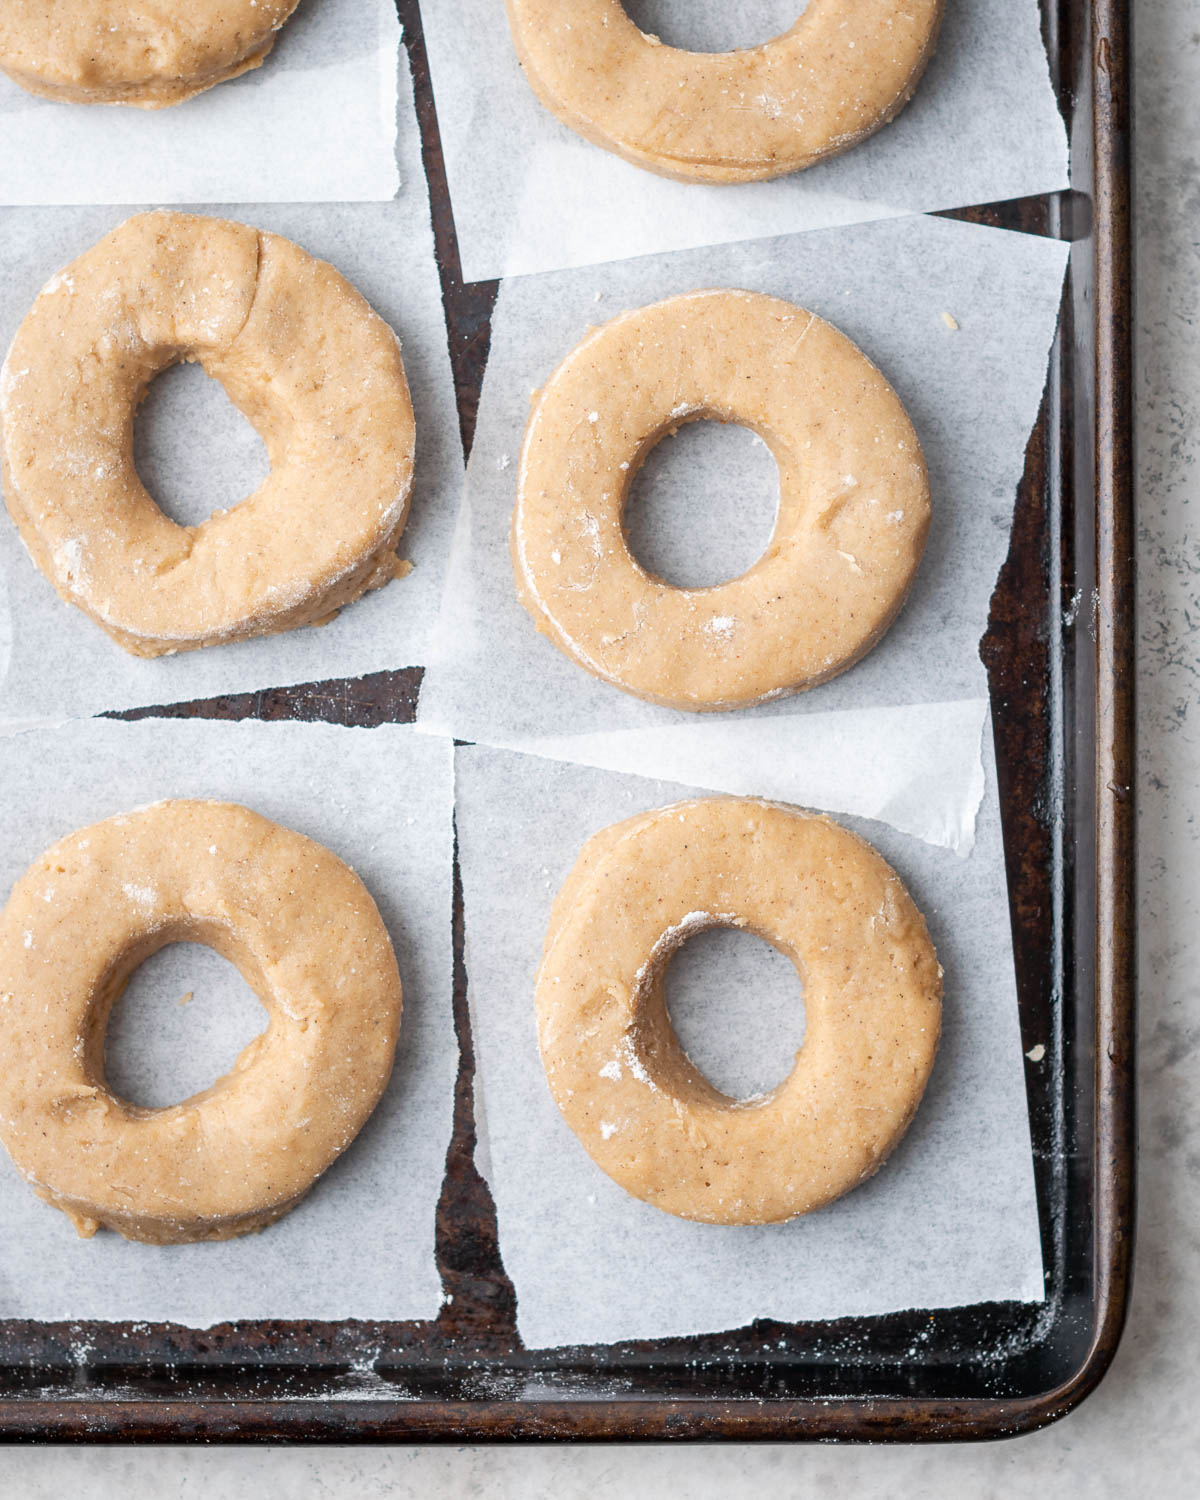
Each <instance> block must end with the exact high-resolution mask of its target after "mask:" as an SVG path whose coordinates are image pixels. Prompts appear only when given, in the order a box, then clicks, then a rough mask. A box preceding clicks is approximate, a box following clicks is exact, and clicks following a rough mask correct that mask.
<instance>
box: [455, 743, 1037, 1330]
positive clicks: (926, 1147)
mask: <svg viewBox="0 0 1200 1500" xmlns="http://www.w3.org/2000/svg"><path fill="white" fill-rule="evenodd" d="M989 739H990V736H989ZM455 775H456V806H457V828H458V847H459V857H460V860H461V864H462V876H463V890H464V899H465V903H466V906H465V910H466V959H467V971H468V981H469V985H470V997H471V1016H472V1027H473V1034H474V1038H475V1054H476V1068H477V1071H476V1098H477V1102H478V1114H479V1122H480V1132H481V1141H480V1146H481V1149H480V1152H479V1160H480V1163H481V1167H482V1169H483V1170H484V1171H485V1173H486V1175H487V1178H488V1181H489V1183H490V1184H491V1188H492V1192H493V1194H494V1196H495V1199H496V1206H497V1213H498V1218H499V1228H500V1247H501V1253H502V1254H503V1257H504V1264H505V1268H506V1270H507V1271H508V1274H509V1276H510V1277H511V1278H512V1281H513V1285H514V1287H515V1288H516V1293H517V1321H518V1327H519V1330H520V1333H521V1337H522V1338H523V1339H524V1341H525V1343H526V1344H527V1345H528V1346H529V1347H531V1348H542V1347H554V1346H558V1345H564V1344H591V1343H598V1344H603V1343H612V1342H616V1341H618V1340H622V1339H630V1338H661V1337H669V1336H672V1335H683V1334H689V1333H697V1332H713V1331H718V1330H721V1329H726V1328H737V1327H740V1326H742V1325H744V1324H746V1323H749V1322H750V1321H751V1320H752V1319H755V1318H778V1319H780V1320H782V1321H785V1322H790V1321H794V1320H799V1319H807V1318H830V1317H840V1316H852V1315H867V1314H880V1313H886V1312H893V1311H897V1310H900V1309H902V1308H908V1307H952V1306H958V1305H962V1304H967V1303H971V1302H975V1301H988V1300H993V1299H1007V1298H1013V1299H1016V1300H1018V1301H1030V1302H1036V1301H1040V1300H1041V1298H1042V1295H1043V1281H1042V1262H1041V1250H1040V1241H1039V1237H1038V1217H1037V1205H1036V1199H1035V1194H1034V1179H1033V1164H1032V1156H1031V1152H1030V1139H1029V1122H1028V1114H1027V1107H1026V1099H1025V1083H1024V1077H1023V1067H1024V1063H1023V1061H1022V1056H1021V1043H1020V1033H1019V1027H1018V1018H1017V1005H1016V993H1015V982H1014V977H1013V959H1012V947H1011V938H1010V932H1009V924H1008V921H1007V919H1006V917H1005V915H1004V914H1005V913H1006V911H1007V896H1006V890H1005V879H1004V859H1003V850H1002V846H1001V836H1000V822H999V813H998V802H997V798H996V790H995V777H994V771H993V768H992V762H991V755H990V752H989V755H988V794H987V796H986V797H985V799H984V811H983V813H982V815H981V818H980V826H979V841H978V844H977V845H976V848H975V851H974V853H973V854H972V855H971V857H970V858H969V859H967V860H961V859H959V858H956V857H955V856H954V855H953V854H951V853H948V852H947V851H944V850H938V849H934V848H931V847H930V846H929V845H928V844H925V843H922V842H920V841H918V840H914V839H910V838H906V837H904V836H903V835H901V834H898V833H896V832H895V831H894V830H892V829H890V828H888V827H887V826H885V825H884V824H881V823H864V822H861V821H859V820H857V819H844V820H843V821H844V822H846V823H847V825H848V826H849V827H851V828H854V829H855V830H856V831H858V832H860V833H862V834H863V835H864V836H865V837H867V838H869V839H870V840H871V841H872V842H873V843H874V844H876V846H877V847H878V848H879V849H880V851H881V852H882V853H883V854H884V856H885V857H886V858H887V859H888V860H889V861H890V862H891V863H892V864H893V865H894V866H895V868H896V869H897V870H898V871H899V873H900V875H901V876H902V878H903V879H904V880H905V882H906V883H907V885H908V887H909V889H910V891H911V892H912V894H913V897H914V898H915V900H916V902H917V904H918V905H919V906H920V907H921V909H922V911H923V912H924V913H925V916H926V919H927V921H928V923H929V928H930V932H931V934H932V936H933V939H934V942H935V944H936V945H937V949H938V954H939V957H940V959H941V962H942V964H943V966H944V967H945V971H946V978H945V1007H944V1015H943V1027H944V1033H943V1039H942V1045H941V1050H940V1052H939V1054H938V1060H937V1064H936V1066H935V1069H934V1074H933V1078H932V1080H931V1082H930V1085H929V1088H928V1090H927V1092H926V1095H925V1098H924V1100H923V1101H922V1104H921V1106H920V1108H919V1110H918V1111H917V1115H916V1118H915V1120H914V1122H913V1125H912V1127H911V1128H910V1130H909V1132H908V1134H907V1136H906V1137H905V1138H904V1140H903V1141H902V1142H901V1144H900V1146H899V1148H898V1149H897V1150H896V1152H895V1153H894V1155H893V1156H892V1157H891V1159H890V1160H889V1162H888V1163H887V1164H886V1165H885V1166H884V1168H883V1169H882V1170H881V1171H880V1172H879V1174H878V1175H877V1176H876V1177H874V1178H872V1179H871V1180H870V1181H869V1182H867V1183H866V1184H864V1185H863V1186H862V1187H860V1188H857V1189H855V1191H854V1192H852V1193H850V1194H848V1195H847V1196H846V1197H844V1198H842V1199H840V1200H839V1201H838V1202H837V1203H834V1204H832V1205H830V1206H829V1207H828V1208H826V1209H824V1210H822V1211H820V1212H819V1213H816V1214H813V1215H811V1216H808V1217H806V1218H802V1219H797V1220H793V1221H792V1222H791V1223H790V1224H786V1225H780V1226H773V1227H768V1228H745V1227H735V1228H728V1227H714V1226H712V1225H699V1224H692V1223H687V1222H685V1221H683V1220H679V1219H674V1218H672V1217H670V1216H669V1215H667V1214H664V1213H662V1212H660V1211H659V1210H657V1209H654V1208H651V1207H649V1206H648V1205H646V1204H643V1203H640V1202H638V1201H637V1200H636V1199H634V1198H632V1197H630V1196H629V1195H628V1194H626V1193H625V1192H624V1191H623V1190H622V1189H621V1188H619V1187H617V1186H616V1184H615V1183H613V1182H611V1181H610V1180H609V1179H608V1178H607V1177H606V1176H605V1175H604V1173H603V1172H601V1171H600V1169H599V1168H598V1167H596V1166H595V1165H594V1164H593V1163H592V1162H591V1160H590V1159H589V1158H588V1156H587V1155H586V1153H585V1152H584V1150H583V1148H582V1146H580V1145H579V1143H578V1141H577V1140H576V1139H575V1137H574V1136H573V1135H572V1133H571V1131H570V1130H569V1129H568V1127H567V1126H566V1125H565V1124H564V1123H563V1121H562V1119H561V1117H560V1116H559V1113H558V1111H557V1109H556V1108H555V1105H554V1103H553V1101H552V1099H551V1097H550V1093H549V1090H548V1089H547V1087H546V1082H545V1076H544V1073H543V1071H542V1067H541V1063H540V1060H539V1057H538V1050H537V1035H536V1026H535V1021H534V1006H533V983H534V975H535V972H536V969H537V965H538V962H539V960H540V956H541V945H542V940H543V938H544V936H545V927H546V921H547V918H548V916H549V911H550V903H551V901H552V900H553V897H554V895H555V893H556V892H557V891H558V888H559V886H560V885H561V883H562V881H563V879H564V878H565V876H566V875H567V874H568V872H569V871H570V869H571V866H572V865H573V863H574V861H575V858H576V856H577V855H578V853H579V850H580V847H581V846H582V844H583V843H584V841H585V840H586V839H587V838H588V837H590V836H591V835H592V834H593V833H595V832H597V831H598V830H599V829H601V828H604V827H606V826H608V825H609V824H611V823H614V822H617V821H619V820H621V819H623V818H627V817H630V816H632V815H633V814H634V813H637V812H639V811H642V810H643V809H646V808H649V807H656V806H662V805H664V804H666V803H669V802H671V801H674V800H678V799H679V798H681V797H684V796H687V795H690V792H689V790H688V789H687V788H683V787H680V786H678V785H676V784H674V783H665V782H656V781H647V780H642V779H641V778H637V777H630V776H618V775H614V774H612V773H610V772H605V771H597V770H593V769H589V768H585V767H580V766H571V765H567V764H555V763H551V762H548V761H544V760H538V759H535V758H533V757H529V756H522V755H517V754H513V753H510V752H506V751H501V750H496V749H491V748H486V747H468V748H461V749H459V750H458V751H457V752H456V760H455ZM500 872H502V878H498V874H499V873H500ZM731 940H736V941H731ZM700 941H701V940H697V941H696V944H695V945H693V944H688V945H687V946H686V947H685V948H684V950H683V951H682V954H681V955H680V958H679V960H678V961H677V962H676V963H674V964H673V965H672V969H671V973H670V975H669V978H668V996H669V1002H670V1004H671V1009H672V1018H673V1019H674V1021H675V1023H676V1025H677V1028H678V1029H679V1032H680V1035H681V1037H682V1039H683V1040H684V1042H685V1044H686V1045H687V1046H688V1048H689V1050H690V1051H691V1052H692V1055H693V1056H694V1057H696V1058H697V1060H698V1061H699V1062H700V1063H701V1065H702V1066H706V1067H709V1068H710V1069H711V1070H712V1074H713V1075H714V1076H715V1077H716V1078H717V1081H718V1082H719V1083H723V1084H724V1085H725V1086H726V1087H732V1088H735V1089H737V1091H738V1092H739V1094H741V1095H746V1094H749V1093H752V1092H755V1091H757V1090H759V1089H761V1088H763V1087H767V1088H770V1087H773V1086H774V1085H775V1084H776V1083H778V1082H779V1081H780V1079H781V1078H783V1077H784V1076H785V1075H786V1073H787V1072H789V1071H790V1068H791V1054H792V1053H793V1052H794V1050H795V1048H796V1046H797V1045H798V1043H799V1041H800V1037H801V1035H802V1029H803V1028H802V1024H801V1022H800V1018H799V1017H798V1015H797V1006H796V989H797V984H796V976H795V973H794V971H793V970H792V968H791V965H789V964H786V963H779V962H778V961H777V955H771V957H772V958H773V959H775V960H776V962H775V963H774V964H772V963H770V962H767V961H765V960H764V958H763V957H762V956H761V955H758V954H756V953H755V952H753V950H752V949H751V950H750V951H747V950H746V947H745V945H746V944H747V943H753V941H754V940H751V939H747V938H746V937H745V935H744V934H733V933H720V934H711V935H706V937H705V939H704V940H703V941H704V943H705V948H704V950H703V952H701V953H700V954H699V956H698V960H697V961H695V962H693V961H691V959H692V955H691V952H690V950H691V949H692V947H693V946H697V947H698V946H699V943H700ZM768 951H769V950H768ZM681 965H682V966H683V967H684V972H683V973H682V974H681V975H678V976H677V974H676V970H677V969H679V968H680V967H681ZM677 980H678V981H679V983H678V984H677V982H676V981H677Z"/></svg>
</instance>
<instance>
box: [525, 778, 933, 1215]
mask: <svg viewBox="0 0 1200 1500" xmlns="http://www.w3.org/2000/svg"><path fill="white" fill-rule="evenodd" d="M719 926H735V927H743V928H747V929H748V930H750V931H752V932H755V933H757V934H758V936H760V937H762V938H765V939H766V940H767V941H768V942H771V943H773V944H774V945H775V946H776V947H777V948H778V949H779V950H780V951H781V952H782V953H784V954H786V955H787V957H789V958H790V959H791V960H792V962H793V963H794V964H795V965H796V968H797V969H798V970H799V972H800V976H801V979H802V981H803V984H804V1009H805V1034H804V1043H803V1045H802V1046H801V1048H800V1051H799V1052H798V1054H797V1056H796V1065H795V1067H794V1069H793V1070H792V1072H791V1074H790V1075H789V1076H788V1077H787V1078H786V1079H785V1080H784V1082H783V1083H781V1084H780V1085H779V1087H778V1088H776V1089H774V1090H772V1091H771V1092H770V1093H769V1094H766V1095H764V1096H762V1097H760V1098H754V1099H746V1100H735V1099H730V1098H728V1097H727V1096H726V1095H724V1094H722V1093H720V1092H719V1091H718V1090H717V1089H716V1088H714V1087H713V1085H712V1084H711V1083H710V1082H709V1081H708V1079H707V1078H705V1077H704V1075H703V1074H702V1073H700V1072H699V1070H698V1069H697V1068H696V1067H695V1066H694V1065H693V1063H692V1062H691V1060H690V1059H689V1058H688V1057H687V1055H686V1054H685V1053H684V1052H683V1050H682V1048H681V1047H680V1045H679V1041H678V1039H677V1038H676V1036H675V1033H674V1031H673V1030H672V1028H671V1023H670V1018H669V1016H668V1014H667V1008H666V997H665V987H664V977H665V972H666V968H667V965H668V963H669V961H670V958H671V955H672V954H673V953H674V952H675V950H676V949H677V948H678V947H679V946H680V945H681V944H682V943H683V942H684V941H686V939H687V938H688V937H690V936H691V935H693V934H694V933H697V932H701V931H703V930H705V929H706V928H711V927H719ZM941 994H942V971H941V968H940V967H939V965H938V962H937V955H936V954H935V952H934V949H933V944H932V943H931V942H930V939H929V934H928V932H927V930H926V927H925V922H924V920H923V918H922V916H921V914H920V912H919V911H918V910H917V908H916V907H915V906H914V904H913V902H912V898H911V897H910V896H909V894H908V892H907V891H906V890H905V888H904V886H903V884H902V883H901V881H900V879H899V877H898V876H897V875H896V873H895V871H894V870H892V869H891V868H890V866H889V865H888V864H887V863H886V862H885V861H884V860H883V858H882V857H881V856H880V855H879V854H878V853H877V852H876V851H875V850H874V849H873V848H872V847H871V846H870V845H869V844H868V843H866V842H865V841H864V840H862V839H860V838H858V837H856V836H855V835H854V834H851V833H849V832H848V831H847V830H846V829H844V828H842V827H840V826H839V825H838V824H837V823H835V822H833V821H832V820H831V819H829V818H826V817H818V816H816V815H815V814H812V813H806V812H802V811H800V810H799V809H797V808H792V807H784V806H781V805H779V804H775V803H769V802H762V801H757V800H751V799H743V798H736V797H723V798H707V799H704V800H701V801H695V802H682V803H678V804H676V805H674V806H671V807H664V808H658V809H656V810H654V811H652V812H647V813H642V814H640V815H638V816H636V817H633V818H630V819H628V820H627V821H626V822H623V823H618V824H614V825H613V826H612V827H610V828H606V829H605V830H603V832H601V833H598V834H597V835H596V836H595V837H594V838H593V839H591V840H590V841H589V842H588V843H587V844H586V845H585V846H584V849H583V852H582V853H581V854H580V857H579V860H578V862H577V863H576V865H575V868H574V870H573V871H572V872H571V874H570V875H569V876H568V877H567V880H566V882H565V883H564V885H563V887H562V890H561V891H560V892H559V895H558V897H557V899H556V901H555V903H554V907H553V909H552V912H551V916H550V924H549V930H548V932H547V935H546V943H545V948H544V951H543V957H542V964H541V968H540V969H539V971H538V977H537V1019H538V1039H539V1043H540V1047H541V1054H542V1062H543V1064H544V1066H545V1069H546V1077H547V1079H548V1081H549V1084H550V1091H551V1093H552V1094H553V1096H554V1099H555V1102H556V1103H557V1105H558V1107H559V1109H560V1110H561V1112H562V1114H563V1117H564V1119H565V1120H566V1122H567V1124H568V1125H569V1126H570V1127H571V1129H572V1130H573V1131H574V1132H575V1134H576V1135H577V1136H578V1138H579V1140H580V1141H581V1143H582V1144H583V1146H584V1147H585V1149H586V1150H587V1152H588V1154H589V1155H590V1156H591V1157H592V1159H593V1161H595V1162H596V1164H597V1165H598V1166H599V1167H601V1168H602V1169H603V1170H604V1171H605V1172H606V1173H607V1174H608V1175H609V1176H610V1177H611V1178H612V1179H613V1180H614V1181H615V1182H617V1183H619V1184H620V1186H621V1187H623V1188H624V1189H625V1190H626V1191H627V1192H629V1193H632V1194H633V1195H634V1196H635V1197H637V1198H641V1199H643V1200H644V1201H645V1202H647V1203H651V1204H653V1205H654V1206H655V1207H656V1208H661V1209H664V1210H665V1211H666V1212H667V1213H671V1214H675V1215H677V1216H679V1217H680V1218H684V1219H696V1220H701V1221H704V1222H707V1223H714V1224H771V1223H779V1222H781V1221H783V1220H786V1219H790V1218H792V1217H794V1216H795V1215H797V1214H803V1213H810V1212H812V1210H814V1209H817V1208H820V1207H822V1206H823V1205H824V1204H826V1203H829V1202H830V1201H831V1200H832V1199H834V1198H837V1197H839V1196H840V1195H841V1194H843V1193H845V1192H847V1191H849V1189H851V1188H853V1187H855V1186H856V1185H857V1184H858V1183H860V1182H862V1181H863V1180H864V1179H865V1178H867V1177H869V1176H870V1175H871V1174H872V1173H873V1172H875V1171H876V1170H877V1169H878V1168H879V1167H880V1166H881V1165H882V1163H883V1162H884V1160H885V1159H886V1157H887V1156H888V1154H889V1153H890V1152H891V1151H892V1149H893V1148H894V1147H895V1145H896V1143H897V1142H898V1141H899V1139H900V1137H901V1136H902V1135H903V1134H904V1131H905V1130H906V1129H907V1127H908V1124H909V1121H910V1120H911V1119H912V1117H913V1114H914V1112H915V1111H916V1108H917V1105H918V1103H919V1102H920V1099H921V1095H922V1094H923V1092H924V1090H925V1085H926V1083H927V1081H928V1079H929V1075H930V1072H931V1070H932V1067H933V1061H934V1056H935V1053H936V1051H937V1044H938V1037H939V1032H940V1025H941Z"/></svg>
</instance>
